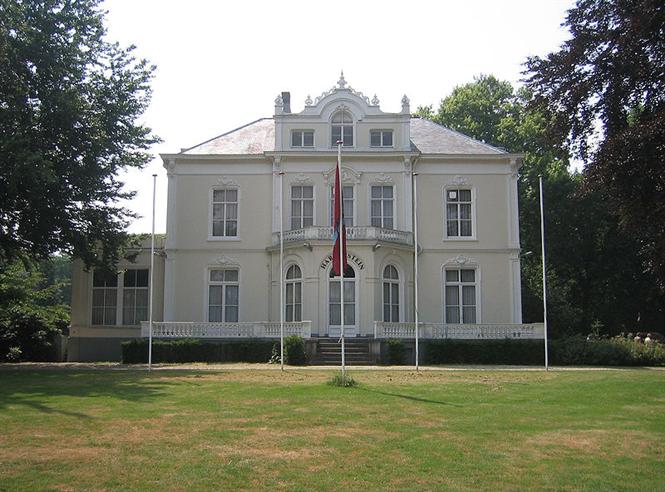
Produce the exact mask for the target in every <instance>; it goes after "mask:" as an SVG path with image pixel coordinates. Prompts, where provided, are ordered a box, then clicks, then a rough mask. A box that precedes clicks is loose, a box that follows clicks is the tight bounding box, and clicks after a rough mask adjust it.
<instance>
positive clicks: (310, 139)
mask: <svg viewBox="0 0 665 492" xmlns="http://www.w3.org/2000/svg"><path fill="white" fill-rule="evenodd" d="M291 147H314V131H313V130H293V131H292V132H291Z"/></svg>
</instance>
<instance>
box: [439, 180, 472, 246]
mask: <svg viewBox="0 0 665 492" xmlns="http://www.w3.org/2000/svg"><path fill="white" fill-rule="evenodd" d="M453 190H469V191H471V235H470V236H460V235H457V236H449V235H448V191H453ZM476 201H477V200H476V188H475V187H474V186H469V185H447V186H444V188H443V240H444V241H477V240H478V226H477V220H476ZM458 210H459V207H458ZM458 217H459V213H458ZM458 221H459V218H458ZM458 224H459V222H458ZM459 231H460V228H459V227H458V232H459Z"/></svg>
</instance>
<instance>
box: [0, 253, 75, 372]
mask: <svg viewBox="0 0 665 492" xmlns="http://www.w3.org/2000/svg"><path fill="white" fill-rule="evenodd" d="M51 268H53V269H56V270H57V269H59V268H60V267H59V266H53V265H49V266H47V265H46V263H45V262H43V263H42V264H36V263H34V262H31V261H27V260H26V261H18V260H17V261H13V262H12V263H10V264H9V265H7V266H6V267H5V268H4V269H3V270H2V271H0V361H20V360H50V359H52V357H53V355H54V354H53V348H54V346H53V343H54V337H55V335H57V334H60V333H65V332H66V330H67V326H68V324H69V306H66V305H64V304H61V300H62V291H63V290H64V289H66V287H67V285H66V284H67V282H65V281H53V280H50V279H49V278H48V276H47V275H44V273H42V271H43V270H50V269H51ZM65 275H66V274H65ZM55 276H56V277H57V276H60V274H55ZM63 280H64V279H63Z"/></svg>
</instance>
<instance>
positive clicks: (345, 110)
mask: <svg viewBox="0 0 665 492" xmlns="http://www.w3.org/2000/svg"><path fill="white" fill-rule="evenodd" d="M338 113H347V114H348V115H349V116H350V117H351V123H344V117H343V116H342V123H340V124H339V125H336V124H335V123H333V120H334V119H335V116H336V115H337V114H338ZM333 126H341V127H342V129H341V131H340V135H341V138H340V139H341V140H342V141H344V133H345V132H344V128H351V138H352V140H353V143H352V144H351V145H344V144H342V148H346V149H352V148H354V147H355V146H356V119H355V118H354V117H353V113H352V112H351V111H350V110H349V109H348V108H339V109H337V110H335V111H333V113H332V115H331V116H330V147H331V148H335V149H336V148H337V144H336V143H335V142H334V141H333V138H332V134H333Z"/></svg>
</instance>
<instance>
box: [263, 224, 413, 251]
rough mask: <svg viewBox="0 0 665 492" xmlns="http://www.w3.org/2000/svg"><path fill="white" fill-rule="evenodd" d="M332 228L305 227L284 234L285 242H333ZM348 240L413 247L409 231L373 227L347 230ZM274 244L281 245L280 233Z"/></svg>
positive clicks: (276, 236)
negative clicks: (382, 242) (383, 242)
mask: <svg viewBox="0 0 665 492" xmlns="http://www.w3.org/2000/svg"><path fill="white" fill-rule="evenodd" d="M332 234H333V228H332V227H319V226H312V227H305V228H304V229H293V230H291V231H285V232H284V242H290V241H316V240H332ZM346 239H347V240H349V241H385V242H389V243H397V244H404V245H407V246H410V245H413V234H412V233H411V232H408V231H398V230H396V229H384V228H382V227H372V226H353V227H347V228H346ZM273 243H274V244H279V233H278V232H277V233H275V234H273Z"/></svg>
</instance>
